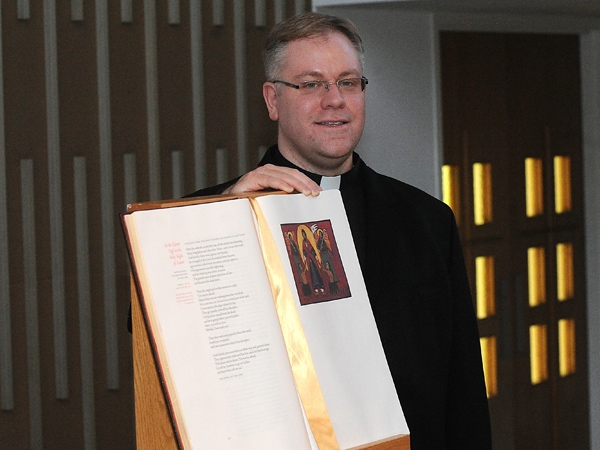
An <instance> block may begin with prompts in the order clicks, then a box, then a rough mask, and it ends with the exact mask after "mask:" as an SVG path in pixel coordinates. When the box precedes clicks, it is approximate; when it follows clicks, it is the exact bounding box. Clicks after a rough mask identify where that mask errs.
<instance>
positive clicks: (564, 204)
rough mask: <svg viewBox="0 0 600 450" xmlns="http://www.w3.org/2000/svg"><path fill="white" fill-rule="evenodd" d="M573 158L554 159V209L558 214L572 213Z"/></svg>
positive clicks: (561, 157) (557, 157)
mask: <svg viewBox="0 0 600 450" xmlns="http://www.w3.org/2000/svg"><path fill="white" fill-rule="evenodd" d="M571 198H572V196H571V158H570V157H569V156H555V157H554V209H555V211H556V213H557V214H562V213H566V212H569V211H571Z"/></svg>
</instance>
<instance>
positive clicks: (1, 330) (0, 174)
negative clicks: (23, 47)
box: [0, 3, 14, 411]
mask: <svg viewBox="0 0 600 450" xmlns="http://www.w3.org/2000/svg"><path fill="white" fill-rule="evenodd" d="M2 48H3V46H2V4H1V3H0V409H2V410H5V411H6V410H11V409H13V407H14V394H13V366H12V326H11V314H10V288H9V286H10V285H9V282H10V279H9V269H8V264H9V258H8V209H7V206H6V182H7V181H6V139H5V137H6V136H5V130H4V116H5V111H4V66H3V60H4V57H3V54H2V53H3V52H2Z"/></svg>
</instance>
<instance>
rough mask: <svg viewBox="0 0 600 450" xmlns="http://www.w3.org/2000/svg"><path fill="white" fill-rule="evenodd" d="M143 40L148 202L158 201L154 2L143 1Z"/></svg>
mask: <svg viewBox="0 0 600 450" xmlns="http://www.w3.org/2000/svg"><path fill="white" fill-rule="evenodd" d="M144 38H145V52H146V104H147V119H148V179H149V182H150V186H149V192H150V200H159V199H160V196H161V188H160V141H159V131H158V127H159V119H158V117H159V114H158V67H157V64H158V62H157V54H156V53H157V43H156V0H144Z"/></svg>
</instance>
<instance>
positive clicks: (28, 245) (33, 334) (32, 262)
mask: <svg viewBox="0 0 600 450" xmlns="http://www.w3.org/2000/svg"><path fill="white" fill-rule="evenodd" d="M33 180H34V171H33V160H32V159H23V160H21V217H22V229H23V274H24V276H23V281H24V287H23V288H24V295H25V321H26V329H25V334H26V342H27V394H28V401H29V409H28V411H29V445H30V448H31V449H32V450H42V449H43V447H44V446H43V440H42V389H41V383H40V338H39V317H38V290H37V269H36V263H37V256H36V247H35V229H36V227H35V202H34V182H33Z"/></svg>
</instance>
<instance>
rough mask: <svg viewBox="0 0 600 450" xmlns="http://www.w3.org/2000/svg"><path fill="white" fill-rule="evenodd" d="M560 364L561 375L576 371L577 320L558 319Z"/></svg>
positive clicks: (564, 375)
mask: <svg viewBox="0 0 600 450" xmlns="http://www.w3.org/2000/svg"><path fill="white" fill-rule="evenodd" d="M558 366H559V370H560V376H561V377H566V376H567V375H571V374H573V373H575V320H574V319H560V320H559V321H558Z"/></svg>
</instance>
